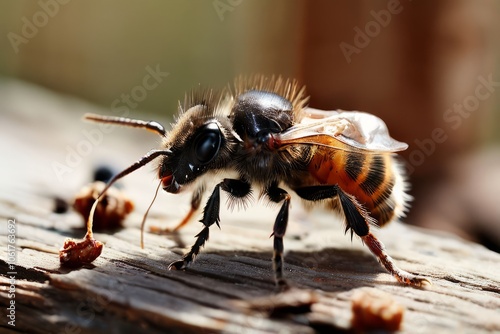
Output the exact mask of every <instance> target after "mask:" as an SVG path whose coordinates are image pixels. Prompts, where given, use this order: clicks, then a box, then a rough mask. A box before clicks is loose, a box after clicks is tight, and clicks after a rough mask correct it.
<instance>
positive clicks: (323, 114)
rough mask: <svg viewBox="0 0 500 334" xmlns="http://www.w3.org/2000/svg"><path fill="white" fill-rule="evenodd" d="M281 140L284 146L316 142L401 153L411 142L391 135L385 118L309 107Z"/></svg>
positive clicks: (341, 146)
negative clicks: (408, 142) (402, 140)
mask: <svg viewBox="0 0 500 334" xmlns="http://www.w3.org/2000/svg"><path fill="white" fill-rule="evenodd" d="M278 140H279V141H280V142H281V143H282V145H288V144H315V145H321V146H328V147H332V148H335V149H344V150H349V148H352V149H353V150H369V151H379V152H397V151H403V150H405V149H407V148H408V145H407V144H405V143H402V142H399V141H397V140H395V139H393V138H391V136H390V135H389V130H388V129H387V126H386V125H385V123H384V121H382V120H381V119H380V118H378V117H377V116H374V115H371V114H368V113H365V112H360V111H342V110H339V111H324V110H319V109H312V108H306V109H305V110H304V115H303V117H302V119H301V121H300V123H298V124H295V125H294V126H293V127H291V128H289V129H287V130H286V131H284V132H282V133H281V134H280V135H279V136H278ZM339 142H340V143H343V144H346V145H347V146H348V148H343V147H345V145H342V144H339Z"/></svg>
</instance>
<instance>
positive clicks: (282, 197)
mask: <svg viewBox="0 0 500 334" xmlns="http://www.w3.org/2000/svg"><path fill="white" fill-rule="evenodd" d="M266 194H267V196H268V197H269V199H270V200H271V201H273V202H275V203H279V202H281V201H284V202H283V205H282V206H281V209H280V211H279V212H278V215H277V216H276V221H275V222H274V227H273V233H272V234H271V236H274V253H273V269H274V279H275V283H276V286H277V287H278V289H280V290H282V289H284V288H286V287H287V286H288V284H287V283H286V280H285V278H284V277H283V249H284V247H283V237H284V236H285V233H286V227H287V225H288V211H289V209H290V198H291V197H290V195H289V194H288V193H287V192H286V191H285V190H283V189H281V188H278V186H277V185H272V186H271V187H269V188H268V189H266Z"/></svg>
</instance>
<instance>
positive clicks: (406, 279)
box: [361, 233, 432, 288]
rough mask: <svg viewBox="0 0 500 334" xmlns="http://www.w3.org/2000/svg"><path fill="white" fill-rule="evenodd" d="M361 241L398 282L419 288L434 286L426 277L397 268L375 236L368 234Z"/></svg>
mask: <svg viewBox="0 0 500 334" xmlns="http://www.w3.org/2000/svg"><path fill="white" fill-rule="evenodd" d="M361 239H363V242H364V243H365V244H366V245H367V246H368V248H369V249H370V251H371V252H372V253H373V254H374V255H375V256H376V257H377V259H378V260H379V262H380V263H381V264H382V265H383V266H384V268H385V269H386V270H387V271H388V272H389V273H391V275H392V276H394V277H395V278H396V279H397V280H398V282H400V283H404V284H408V285H411V286H415V287H419V288H423V287H426V286H429V285H432V283H431V282H430V281H429V280H428V279H427V278H425V277H420V276H416V275H413V274H410V273H409V272H407V271H405V270H402V269H399V268H398V267H397V266H396V263H394V260H393V259H392V258H391V257H390V256H389V254H387V252H386V251H385V247H384V244H382V242H380V240H378V239H377V238H376V237H375V236H374V235H373V234H371V233H368V235H365V236H363V237H361Z"/></svg>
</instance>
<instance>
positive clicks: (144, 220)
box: [141, 180, 161, 249]
mask: <svg viewBox="0 0 500 334" xmlns="http://www.w3.org/2000/svg"><path fill="white" fill-rule="evenodd" d="M160 186H161V180H160V183H158V187H156V192H155V195H154V197H153V200H152V201H151V204H149V206H148V209H147V210H146V213H144V216H143V217H142V222H141V248H142V249H144V225H145V224H146V218H147V217H148V213H149V210H151V207H152V206H153V203H154V202H155V200H156V196H158V190H160Z"/></svg>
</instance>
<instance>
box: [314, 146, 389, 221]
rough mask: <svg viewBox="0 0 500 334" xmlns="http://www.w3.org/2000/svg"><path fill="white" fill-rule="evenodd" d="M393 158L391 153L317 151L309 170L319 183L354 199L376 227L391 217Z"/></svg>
mask: <svg viewBox="0 0 500 334" xmlns="http://www.w3.org/2000/svg"><path fill="white" fill-rule="evenodd" d="M392 159H393V157H392V155H391V154H390V153H373V152H370V153H364V152H350V151H343V150H331V149H321V148H319V149H318V151H317V152H316V153H315V154H314V156H313V158H312V160H311V162H310V163H309V166H308V171H309V173H310V174H311V175H312V176H313V177H314V178H315V179H316V180H317V181H318V182H319V183H320V184H327V185H338V186H339V187H340V188H342V190H344V192H346V193H348V194H350V195H352V196H354V197H355V198H356V200H357V201H358V202H359V203H360V204H361V205H363V206H364V207H365V209H366V210H368V212H370V216H371V217H372V218H374V219H376V220H377V223H378V224H379V225H384V224H385V223H387V222H388V221H390V220H391V219H392V218H393V216H394V201H393V200H391V198H390V196H391V193H392V189H393V187H394V182H395V176H394V174H393V169H392V164H393V163H394V162H393V160H392Z"/></svg>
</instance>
